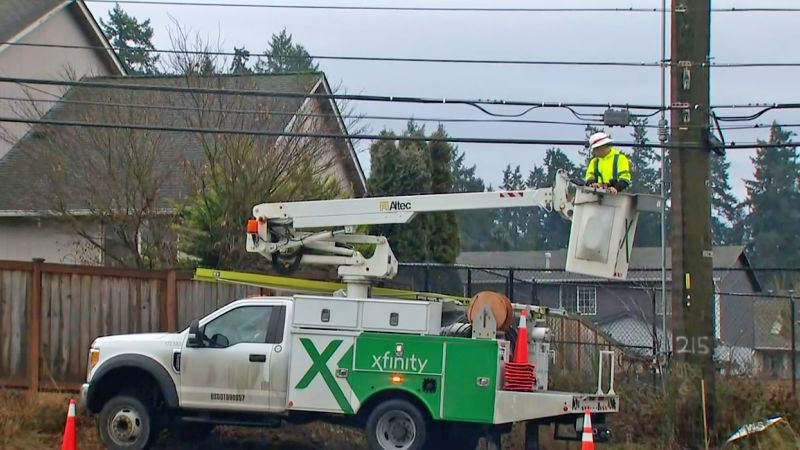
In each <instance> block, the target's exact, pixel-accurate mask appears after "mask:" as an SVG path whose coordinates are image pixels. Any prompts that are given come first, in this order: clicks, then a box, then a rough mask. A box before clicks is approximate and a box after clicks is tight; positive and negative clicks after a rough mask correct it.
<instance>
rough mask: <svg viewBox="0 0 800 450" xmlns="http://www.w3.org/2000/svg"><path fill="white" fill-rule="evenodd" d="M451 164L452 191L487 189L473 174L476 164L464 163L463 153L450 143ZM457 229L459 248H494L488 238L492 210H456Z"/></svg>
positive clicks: (474, 249)
mask: <svg viewBox="0 0 800 450" xmlns="http://www.w3.org/2000/svg"><path fill="white" fill-rule="evenodd" d="M450 148H451V149H452V156H451V161H452V165H453V192H483V191H486V190H487V187H486V185H485V184H484V182H483V180H482V179H481V178H479V177H477V176H475V169H476V166H475V165H474V164H473V165H472V166H470V167H467V166H466V164H465V163H464V158H465V153H463V152H459V151H458V147H456V146H453V145H451V146H450ZM456 217H457V218H458V230H459V234H460V241H461V250H462V251H466V252H475V251H489V250H496V249H497V248H496V246H495V245H494V243H493V241H492V240H491V239H490V236H491V234H492V227H493V219H494V212H493V211H487V210H476V211H458V212H456Z"/></svg>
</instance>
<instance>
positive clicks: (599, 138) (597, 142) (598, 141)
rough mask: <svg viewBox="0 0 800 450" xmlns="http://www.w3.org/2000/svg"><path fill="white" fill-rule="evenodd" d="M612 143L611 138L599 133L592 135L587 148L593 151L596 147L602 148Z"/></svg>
mask: <svg viewBox="0 0 800 450" xmlns="http://www.w3.org/2000/svg"><path fill="white" fill-rule="evenodd" d="M612 142H614V141H613V140H611V137H610V136H609V135H607V134H605V133H603V132H602V131H601V132H600V133H595V134H593V135H592V136H591V137H590V138H589V147H591V148H592V150H594V149H596V148H597V147H602V146H604V145H606V144H610V143H612Z"/></svg>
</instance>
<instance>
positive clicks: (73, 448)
mask: <svg viewBox="0 0 800 450" xmlns="http://www.w3.org/2000/svg"><path fill="white" fill-rule="evenodd" d="M61 450H78V432H77V429H76V425H75V400H73V399H70V401H69V409H68V410H67V424H66V426H65V427H64V439H63V440H62V441H61Z"/></svg>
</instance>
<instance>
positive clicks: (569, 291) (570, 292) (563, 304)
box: [558, 285, 577, 313]
mask: <svg viewBox="0 0 800 450" xmlns="http://www.w3.org/2000/svg"><path fill="white" fill-rule="evenodd" d="M575 292H576V289H575V286H570V285H564V286H559V288H558V307H559V308H563V309H565V310H567V311H568V312H571V313H574V312H575V304H576V303H575V299H576V298H577V296H576V293H575Z"/></svg>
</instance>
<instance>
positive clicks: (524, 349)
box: [514, 309, 528, 364]
mask: <svg viewBox="0 0 800 450" xmlns="http://www.w3.org/2000/svg"><path fill="white" fill-rule="evenodd" d="M526 316H527V312H526V310H524V309H523V310H522V311H520V314H519V328H518V331H517V343H516V346H515V348H514V362H515V363H516V364H528V321H527V317H526Z"/></svg>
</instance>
